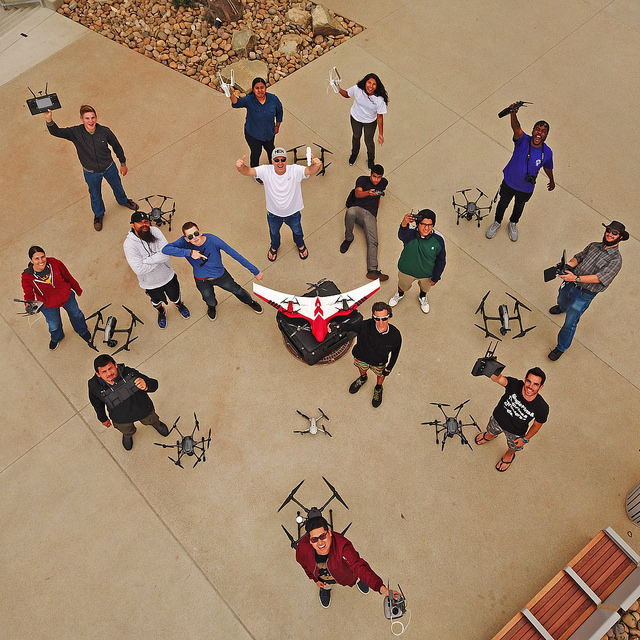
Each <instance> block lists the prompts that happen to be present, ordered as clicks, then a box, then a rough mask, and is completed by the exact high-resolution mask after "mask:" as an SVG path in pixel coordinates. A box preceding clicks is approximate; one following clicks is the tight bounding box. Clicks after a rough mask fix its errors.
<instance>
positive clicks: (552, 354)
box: [547, 347, 564, 362]
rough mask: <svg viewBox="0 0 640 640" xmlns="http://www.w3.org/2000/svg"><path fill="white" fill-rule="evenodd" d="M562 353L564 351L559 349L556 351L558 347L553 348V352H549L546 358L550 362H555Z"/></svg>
mask: <svg viewBox="0 0 640 640" xmlns="http://www.w3.org/2000/svg"><path fill="white" fill-rule="evenodd" d="M563 353H564V351H560V349H558V347H555V348H554V349H553V351H551V352H550V353H549V355H548V356H547V357H548V358H549V360H551V361H552V362H555V361H556V360H558V359H559V358H560V357H561V356H562V354H563Z"/></svg>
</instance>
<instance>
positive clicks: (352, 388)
mask: <svg viewBox="0 0 640 640" xmlns="http://www.w3.org/2000/svg"><path fill="white" fill-rule="evenodd" d="M366 381H367V377H366V376H365V377H364V378H362V377H359V378H358V379H357V380H354V381H353V382H352V383H351V385H350V386H349V393H358V391H360V387H361V386H362V385H363V384H364V383H365V382H366Z"/></svg>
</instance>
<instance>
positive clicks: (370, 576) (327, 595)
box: [296, 516, 400, 609]
mask: <svg viewBox="0 0 640 640" xmlns="http://www.w3.org/2000/svg"><path fill="white" fill-rule="evenodd" d="M304 527H305V531H306V532H307V533H306V535H304V536H302V538H301V539H300V542H298V546H297V547H296V560H297V561H298V564H300V566H301V567H302V568H303V569H304V570H305V573H306V574H307V575H308V576H309V579H310V580H313V581H314V582H315V583H316V584H317V585H318V586H319V587H320V603H321V604H322V606H323V607H324V608H325V609H326V608H327V607H328V606H329V605H330V604H331V587H332V585H334V584H341V585H342V586H344V587H353V585H355V584H356V583H357V585H358V589H359V591H360V592H361V593H363V594H365V595H366V594H367V593H369V589H373V590H374V591H377V592H378V593H380V594H382V595H383V596H384V597H385V598H386V597H387V596H388V595H389V589H388V588H387V587H385V586H384V583H383V582H382V579H381V578H380V577H379V576H378V575H377V574H376V573H375V572H374V571H373V569H371V567H370V566H369V565H368V563H367V562H366V561H365V560H363V559H362V558H361V557H360V555H359V554H358V552H357V551H356V550H355V549H354V547H353V545H352V544H351V542H350V541H349V540H347V539H346V538H345V537H344V536H343V535H341V534H340V533H337V532H335V531H331V530H330V529H329V523H328V522H327V521H326V520H325V519H324V518H323V517H321V516H320V517H317V518H310V519H309V520H307V522H306V523H305V526H304ZM391 593H392V596H393V597H395V596H397V595H398V596H399V595H400V594H397V593H396V592H394V591H392V592H391Z"/></svg>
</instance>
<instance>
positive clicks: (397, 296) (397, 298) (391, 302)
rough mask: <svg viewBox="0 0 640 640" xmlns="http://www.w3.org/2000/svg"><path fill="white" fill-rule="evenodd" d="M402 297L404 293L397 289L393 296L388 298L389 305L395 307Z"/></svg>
mask: <svg viewBox="0 0 640 640" xmlns="http://www.w3.org/2000/svg"><path fill="white" fill-rule="evenodd" d="M402 298H404V293H400V292H399V291H396V293H395V294H394V295H393V298H391V300H389V306H390V307H395V306H396V305H397V304H398V302H400V300H402Z"/></svg>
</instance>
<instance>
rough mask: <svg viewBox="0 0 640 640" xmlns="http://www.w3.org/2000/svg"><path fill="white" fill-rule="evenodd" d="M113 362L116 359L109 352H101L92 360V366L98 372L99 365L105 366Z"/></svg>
mask: <svg viewBox="0 0 640 640" xmlns="http://www.w3.org/2000/svg"><path fill="white" fill-rule="evenodd" d="M115 363H116V361H115V360H114V359H113V358H112V357H111V356H110V355H109V354H107V353H102V354H100V355H99V356H98V357H97V358H96V359H95V360H94V361H93V368H94V370H95V372H96V373H98V369H99V368H100V367H106V366H107V365H108V364H115Z"/></svg>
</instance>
